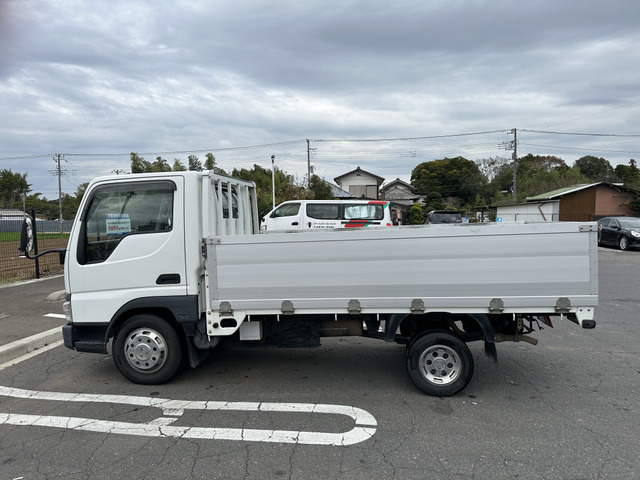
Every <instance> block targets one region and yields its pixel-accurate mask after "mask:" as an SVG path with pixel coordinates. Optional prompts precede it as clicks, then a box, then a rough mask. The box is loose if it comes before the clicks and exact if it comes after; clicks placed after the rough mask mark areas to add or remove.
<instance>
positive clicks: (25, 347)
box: [0, 327, 62, 364]
mask: <svg viewBox="0 0 640 480" xmlns="http://www.w3.org/2000/svg"><path fill="white" fill-rule="evenodd" d="M60 340H62V327H56V328H52V329H51V330H47V331H46V332H42V333H38V334H36V335H32V336H30V337H27V338H23V339H21V340H16V341H15V342H13V343H9V344H8V345H2V346H0V364H2V363H7V362H10V361H11V360H15V359H16V358H18V357H21V356H23V355H26V354H28V353H31V352H32V351H34V350H38V349H39V348H42V347H46V346H47V345H51V344H52V343H55V342H58V341H60Z"/></svg>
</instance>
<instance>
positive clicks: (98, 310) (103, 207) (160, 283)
mask: <svg viewBox="0 0 640 480" xmlns="http://www.w3.org/2000/svg"><path fill="white" fill-rule="evenodd" d="M183 192H184V179H183V178H182V177H180V176H175V177H170V178H167V179H163V180H148V179H147V180H137V181H112V182H105V183H104V184H97V185H94V186H92V188H91V189H90V191H89V192H88V193H87V194H86V195H88V198H87V199H86V200H85V202H83V208H82V211H81V212H79V214H80V215H82V217H81V221H80V222H76V225H75V226H74V231H73V232H72V235H71V241H70V245H69V253H68V254H67V257H66V265H65V282H66V288H67V293H71V305H72V310H73V318H74V322H85V323H94V322H97V323H108V322H109V321H110V320H111V318H112V317H113V316H114V315H115V313H116V312H117V311H118V309H119V308H121V307H122V306H124V305H125V304H126V303H127V302H129V301H132V300H135V299H140V298H147V299H151V298H155V297H165V296H171V295H186V292H187V288H186V287H187V278H186V266H185V228H184V222H183V218H184V205H183V204H184V194H183Z"/></svg>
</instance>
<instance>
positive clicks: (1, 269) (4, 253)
mask: <svg viewBox="0 0 640 480" xmlns="http://www.w3.org/2000/svg"><path fill="white" fill-rule="evenodd" d="M62 223H63V225H62V231H63V233H60V222H59V221H57V220H39V219H36V222H35V227H36V228H35V230H36V243H37V251H38V252H44V251H45V250H52V249H55V248H65V247H66V246H67V242H68V241H69V232H70V230H71V225H72V223H73V221H72V220H64V221H63V222H62ZM21 229H22V219H1V220H0V284H6V283H14V282H19V281H23V280H30V279H34V278H41V277H46V276H50V275H58V274H61V273H62V272H63V266H62V265H61V264H60V256H59V255H58V254H55V253H53V254H47V255H43V256H42V257H40V258H38V259H36V260H30V259H28V258H20V257H19V256H18V247H19V245H20V230H21ZM35 253H36V252H32V254H35Z"/></svg>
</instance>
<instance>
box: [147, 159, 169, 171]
mask: <svg viewBox="0 0 640 480" xmlns="http://www.w3.org/2000/svg"><path fill="white" fill-rule="evenodd" d="M151 171H152V172H170V171H171V166H170V165H169V162H168V161H167V160H166V159H165V158H162V157H156V161H155V162H153V163H152V164H151Z"/></svg>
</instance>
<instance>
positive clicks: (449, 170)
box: [411, 157, 486, 206]
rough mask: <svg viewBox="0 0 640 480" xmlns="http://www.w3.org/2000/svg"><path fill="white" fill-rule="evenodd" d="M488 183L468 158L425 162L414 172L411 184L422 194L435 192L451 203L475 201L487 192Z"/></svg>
mask: <svg viewBox="0 0 640 480" xmlns="http://www.w3.org/2000/svg"><path fill="white" fill-rule="evenodd" d="M484 183H486V182H485V179H484V178H483V175H482V173H481V172H480V169H479V168H478V165H477V164H476V163H475V162H472V161H471V160H467V159H466V158H464V157H454V158H444V159H441V160H433V161H430V162H423V163H421V164H419V165H418V166H416V167H415V168H414V169H413V171H412V172H411V184H412V185H413V187H414V188H415V189H416V191H417V193H418V194H420V195H427V194H429V193H433V192H435V193H438V194H439V195H440V196H441V198H442V199H443V201H444V202H445V203H449V204H458V203H463V204H468V203H471V202H473V201H474V200H475V198H476V195H477V194H478V193H481V194H482V193H484V192H483V184H484ZM455 199H459V200H458V201H456V200H455ZM456 206H459V205H456Z"/></svg>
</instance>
